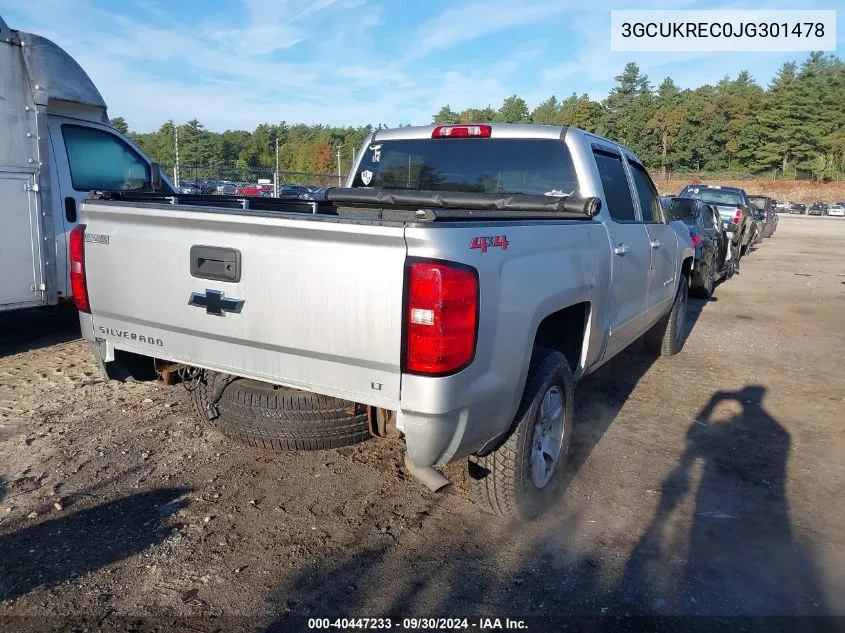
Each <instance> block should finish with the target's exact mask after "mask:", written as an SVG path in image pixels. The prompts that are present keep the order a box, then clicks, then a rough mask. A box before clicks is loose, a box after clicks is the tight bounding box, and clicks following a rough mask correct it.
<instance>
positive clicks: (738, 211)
mask: <svg viewBox="0 0 845 633" xmlns="http://www.w3.org/2000/svg"><path fill="white" fill-rule="evenodd" d="M741 219H742V209H736V210H735V211H734V218H733V220H731V222H733V223H734V224H739V221H740V220H741Z"/></svg>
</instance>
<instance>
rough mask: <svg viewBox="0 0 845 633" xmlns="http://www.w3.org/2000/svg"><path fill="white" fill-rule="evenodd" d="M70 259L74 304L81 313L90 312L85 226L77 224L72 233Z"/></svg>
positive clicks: (69, 244)
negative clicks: (86, 276) (86, 271)
mask: <svg viewBox="0 0 845 633" xmlns="http://www.w3.org/2000/svg"><path fill="white" fill-rule="evenodd" d="M68 254H69V259H70V289H71V292H72V293H73V302H74V303H75V304H76V307H77V309H79V310H80V311H81V312H90V311H91V306H90V305H89V303H88V283H87V282H86V281H85V225H84V224H77V225H76V226H75V227H73V230H71V232H70V239H69V242H68Z"/></svg>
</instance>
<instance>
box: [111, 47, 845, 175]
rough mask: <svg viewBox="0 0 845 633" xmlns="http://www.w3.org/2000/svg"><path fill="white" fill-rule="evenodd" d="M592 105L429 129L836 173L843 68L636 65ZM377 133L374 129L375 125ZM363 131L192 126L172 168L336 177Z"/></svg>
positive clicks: (165, 151) (511, 103)
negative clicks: (700, 71)
mask: <svg viewBox="0 0 845 633" xmlns="http://www.w3.org/2000/svg"><path fill="white" fill-rule="evenodd" d="M615 81H616V84H615V85H614V87H613V88H612V89H611V90H610V92H609V93H608V95H607V96H606V97H605V98H604V99H603V100H601V101H595V100H592V99H590V98H589V97H588V96H587V95H586V94H577V93H572V94H571V95H569V96H568V97H565V98H558V97H557V96H554V95H553V96H550V97H549V98H548V99H546V100H545V101H543V102H542V103H540V104H539V105H537V106H536V107H535V108H534V109H533V110H532V109H530V108H529V106H528V104H527V102H526V101H525V100H524V99H523V98H521V97H519V96H517V95H512V96H510V97H508V98H506V99H505V100H504V101H503V103H502V104H501V106H499V108H497V109H494V108H493V107H492V106H489V105H488V106H486V107H483V108H468V109H466V110H463V111H461V112H456V111H454V110H452V109H451V107H450V106H449V105H444V106H443V107H442V108H441V109H440V110H439V111H438V112H437V113H436V114H434V116H433V118H432V123H437V124H445V123H470V122H474V123H486V122H507V123H547V124H554V125H567V126H574V127H579V128H583V129H585V130H588V131H591V132H597V133H599V134H601V135H603V136H607V137H608V138H611V139H614V140H616V141H619V142H621V143H623V144H625V145H627V146H628V147H630V148H631V149H632V150H633V151H634V152H636V153H637V155H638V156H639V157H640V158H641V159H642V160H643V161H644V162H645V163H646V165H647V166H648V167H649V168H650V169H652V170H653V171H655V172H658V173H662V174H663V175H665V174H666V173H667V172H668V171H671V170H677V171H711V172H712V171H718V172H722V173H727V174H735V175H737V176H744V175H753V174H762V173H769V174H771V173H772V172H774V173H775V174H776V175H777V177H780V178H812V179H816V180H829V179H841V178H843V177H845V62H843V61H842V60H841V59H839V58H838V57H836V56H833V55H824V54H822V53H812V54H811V55H810V56H809V57H808V58H807V60H806V61H805V62H804V63H802V64H801V65H800V66H799V65H798V64H796V63H794V62H788V63H785V64H783V65H782V66H781V68H780V69H779V70H778V72H777V74H776V75H775V77H774V78H773V79H772V81H771V82H770V84H769V86H768V87H767V88H763V87H761V86H760V85H759V84H758V83H757V82H756V81H755V80H754V79H753V78H752V77H751V75H750V74H749V73H748V72H747V71H742V72H740V73H739V74H738V75H737V76H736V78H733V79H731V78H730V77H725V78H723V79H722V80H721V81H719V82H718V83H717V84H716V85H703V86H700V87H698V88H694V89H684V90H681V89H680V88H679V87H678V86H677V84H676V83H675V82H674V81H673V80H672V79H671V78H670V77H667V78H665V79H664V80H663V81H662V82H661V83H660V84H659V85H658V86H657V87H656V88H655V87H654V85H653V84H652V82H651V81H650V79H649V78H648V76H647V75H645V74H644V73H642V72H641V71H640V69H639V67H638V66H637V64H635V63H629V64H627V65H626V66H625V68H624V70H623V71H622V73H621V74H619V75H618V76H617V77H616V78H615ZM112 123H113V124H114V125H115V127H117V128H118V129H121V131H123V132H125V133H128V135H129V136H130V138H132V140H133V141H134V142H135V143H136V144H137V145H138V146H139V147H140V148H141V149H142V150H143V151H144V152H145V153H146V154H147V155H148V156H150V157H151V158H152V159H153V160H156V161H158V162H160V163H162V164H167V165H172V164H173V163H174V162H175V143H174V140H175V139H174V135H175V129H176V126H175V125H174V123H173V122H172V121H168V122H167V123H165V124H164V125H162V126H161V128H160V129H159V130H157V131H156V132H151V133H146V134H144V133H137V132H129V131H128V129H127V124H126V122H125V121H124V120H123V119H121V118H119V117H117V118H115V119H113V120H112ZM378 127H384V126H382V125H379V126H378ZM373 129H374V127H373V126H372V125H365V126H359V127H334V126H324V125H303V124H296V125H289V124H287V123H286V122H281V123H279V124H277V125H274V124H261V125H259V126H258V127H257V128H256V129H255V130H253V131H252V132H247V131H242V130H227V131H226V132H222V133H216V132H211V131H209V130H206V129H205V128H204V127H203V126H202V124H201V123H200V122H199V121H197V120H192V121H189V122H188V123H186V124H185V125H181V126H179V153H180V163H181V164H182V165H190V164H193V163H195V164H202V165H216V166H226V167H231V168H240V169H251V170H254V169H260V168H272V167H273V166H274V165H275V144H276V139H278V142H279V162H280V165H281V169H282V170H284V171H306V172H320V173H336V172H337V169H338V165H337V162H338V161H337V151H338V149H339V150H340V163H341V171H343V172H345V171H346V170H347V169H349V166H350V164H351V161H352V155H353V152H354V151H357V148H358V147H359V146H360V144H361V143H362V142H363V141H364V139H365V138H366V136H367V135H368V134H369V133H370V132H371V131H372V130H373Z"/></svg>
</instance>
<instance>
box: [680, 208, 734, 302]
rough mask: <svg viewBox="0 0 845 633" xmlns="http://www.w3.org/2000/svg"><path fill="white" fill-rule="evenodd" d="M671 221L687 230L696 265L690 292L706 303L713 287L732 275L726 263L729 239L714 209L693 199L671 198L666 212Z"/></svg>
mask: <svg viewBox="0 0 845 633" xmlns="http://www.w3.org/2000/svg"><path fill="white" fill-rule="evenodd" d="M667 214H668V216H669V217H670V218H671V219H673V220H680V221H681V222H683V223H684V224H686V225H687V226H688V227H689V232H690V237H691V238H692V243H693V246H694V247H695V264H694V265H693V269H692V275H691V276H690V292H694V293H695V294H696V295H698V296H699V297H702V298H704V299H709V298H710V297H711V296H713V289H714V288H715V287H716V284H717V283H718V282H719V281H720V280H721V279H723V278H724V277H726V276H730V275H731V274H733V266H732V262H730V261H728V251H729V245H728V242H729V241H730V239H731V237H730V235H729V234H728V232H727V231H726V230H725V227H724V225H723V223H722V219H721V216H720V215H719V212H718V211H716V208H715V207H713V206H712V205H709V204H707V203H705V202H701V201H700V200H695V199H692V198H673V199H672V204H671V205H670V207H669V210H668V211H667Z"/></svg>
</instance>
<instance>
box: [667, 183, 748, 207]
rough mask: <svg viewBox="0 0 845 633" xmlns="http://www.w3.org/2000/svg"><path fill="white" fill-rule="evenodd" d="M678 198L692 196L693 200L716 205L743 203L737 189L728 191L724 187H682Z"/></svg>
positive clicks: (737, 204) (738, 204)
mask: <svg viewBox="0 0 845 633" xmlns="http://www.w3.org/2000/svg"><path fill="white" fill-rule="evenodd" d="M679 197H680V198H692V199H694V200H701V201H702V202H705V203H707V204H713V205H716V206H722V207H725V206H733V207H737V206H741V205H743V204H745V202H744V201H743V196H742V194H741V193H740V192H738V191H729V190H726V189H714V188H712V187H689V186H687V187H684V189H683V191H681V193H680V195H679Z"/></svg>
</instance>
